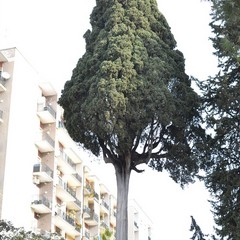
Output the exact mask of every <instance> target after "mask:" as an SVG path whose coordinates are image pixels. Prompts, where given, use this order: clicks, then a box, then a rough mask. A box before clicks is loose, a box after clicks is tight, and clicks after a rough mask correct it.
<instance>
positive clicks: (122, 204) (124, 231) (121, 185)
mask: <svg viewBox="0 0 240 240" xmlns="http://www.w3.org/2000/svg"><path fill="white" fill-rule="evenodd" d="M126 162H129V161H126ZM115 170H116V180H117V217H116V220H117V225H116V240H128V191H129V180H130V173H131V170H130V165H129V164H126V166H125V167H124V166H122V168H121V169H119V168H116V167H115Z"/></svg>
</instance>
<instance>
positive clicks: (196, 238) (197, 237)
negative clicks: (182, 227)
mask: <svg viewBox="0 0 240 240" xmlns="http://www.w3.org/2000/svg"><path fill="white" fill-rule="evenodd" d="M191 220H192V221H191V226H190V231H191V232H193V236H192V237H191V238H190V239H191V240H207V238H206V237H207V235H206V234H204V233H203V232H202V229H201V228H200V227H199V226H198V224H197V222H196V220H195V219H194V217H193V216H191Z"/></svg>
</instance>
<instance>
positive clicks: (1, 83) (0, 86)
mask: <svg viewBox="0 0 240 240" xmlns="http://www.w3.org/2000/svg"><path fill="white" fill-rule="evenodd" d="M5 84H6V81H5V80H4V79H3V78H1V76H0V92H5V91H6V88H5Z"/></svg>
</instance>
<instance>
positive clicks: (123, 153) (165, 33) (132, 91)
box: [59, 0, 198, 183]
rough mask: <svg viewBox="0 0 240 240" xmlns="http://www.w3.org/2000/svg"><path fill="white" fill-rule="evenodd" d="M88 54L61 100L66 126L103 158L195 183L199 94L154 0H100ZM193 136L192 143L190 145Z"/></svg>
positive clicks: (93, 16)
mask: <svg viewBox="0 0 240 240" xmlns="http://www.w3.org/2000/svg"><path fill="white" fill-rule="evenodd" d="M90 19H91V25H92V30H88V31H87V32H86V33H85V35H84V37H85V40H86V52H85V54H84V55H83V56H82V57H81V58H80V60H79V61H78V63H77V66H76V67H75V69H74V70H73V74H72V78H71V80H70V81H67V82H66V84H65V86H64V89H63V91H62V95H61V97H60V99H59V103H60V105H61V106H62V107H63V108H64V120H65V126H66V128H67V130H68V132H69V134H70V135H71V137H72V138H73V139H74V140H75V141H76V142H79V143H81V144H83V145H84V147H85V148H87V149H90V150H91V151H92V152H93V153H94V154H96V155H99V153H100V152H101V150H102V152H103V155H104V160H105V162H110V163H112V164H113V165H114V166H115V168H116V167H118V168H121V167H122V166H126V165H127V163H126V158H127V157H128V159H129V158H130V160H131V163H130V165H131V169H134V170H136V171H137V169H136V166H137V165H138V164H141V163H149V160H150V159H151V163H150V165H151V166H152V167H153V168H155V169H157V170H159V171H161V170H162V169H167V170H168V171H169V172H170V173H171V176H172V177H173V179H174V180H175V181H179V182H181V183H186V182H189V181H192V177H193V176H194V173H195V172H196V171H197V164H196V162H195V160H193V158H192V153H193V152H194V151H195V148H194V142H193V139H194V133H193V131H192V130H193V128H194V129H195V130H196V129H197V128H198V122H197V118H196V117H195V116H197V111H196V109H197V107H198V96H197V94H196V93H195V92H194V91H193V90H192V88H191V86H190V85H191V82H190V79H189V77H188V76H187V75H186V74H185V69H184V57H183V55H182V53H181V52H180V51H179V50H177V49H176V42H175V40H174V37H173V35H172V34H171V31H170V27H169V26H168V24H167V21H166V19H165V18H164V16H163V15H162V14H161V13H160V12H159V10H158V7H157V3H156V1H155V0H113V1H110V0H97V1H96V7H95V8H94V9H93V12H92V14H91V18H90ZM190 142H191V145H190Z"/></svg>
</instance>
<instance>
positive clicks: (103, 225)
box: [101, 221, 108, 229]
mask: <svg viewBox="0 0 240 240" xmlns="http://www.w3.org/2000/svg"><path fill="white" fill-rule="evenodd" d="M101 227H103V228H105V229H107V228H108V225H107V223H105V222H104V221H102V222H101Z"/></svg>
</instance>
